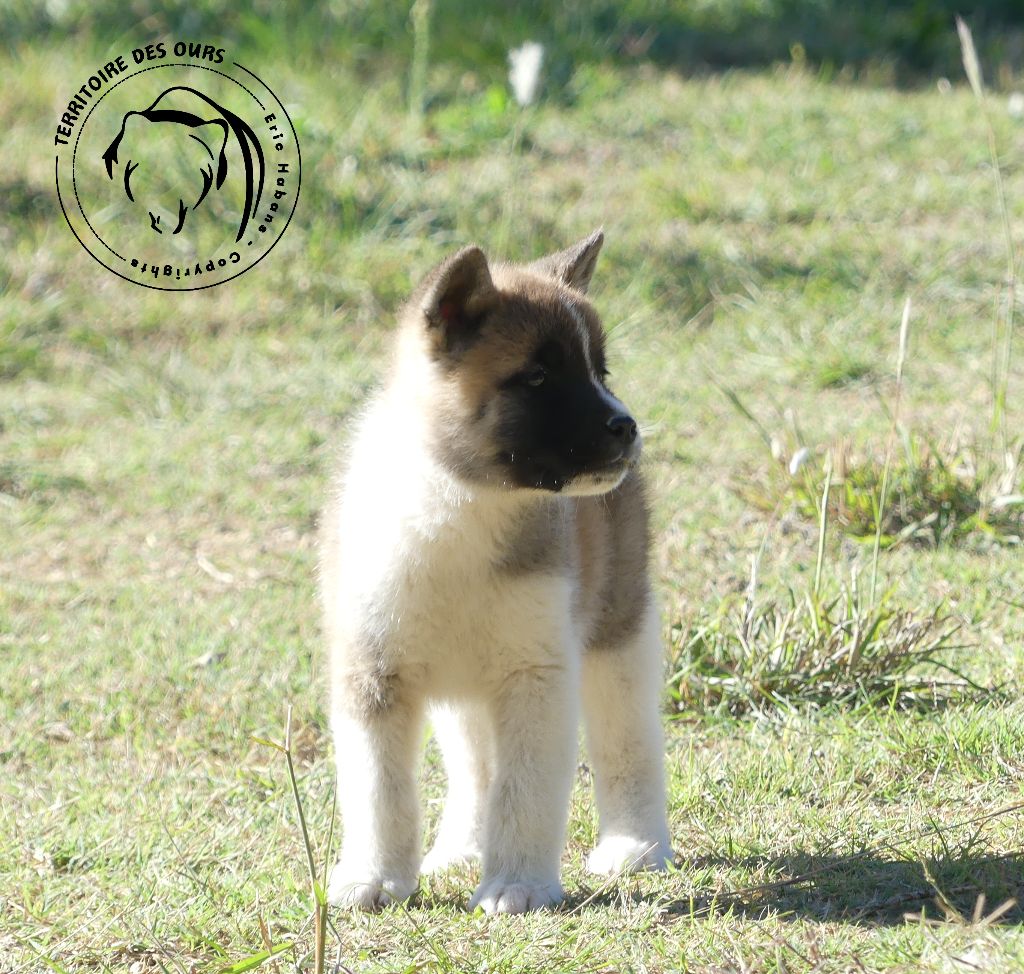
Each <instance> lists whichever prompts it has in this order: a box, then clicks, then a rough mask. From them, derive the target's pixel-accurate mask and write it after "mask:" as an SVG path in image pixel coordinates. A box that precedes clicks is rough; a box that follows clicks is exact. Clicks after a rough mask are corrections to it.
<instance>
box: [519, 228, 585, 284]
mask: <svg viewBox="0 0 1024 974" xmlns="http://www.w3.org/2000/svg"><path fill="white" fill-rule="evenodd" d="M603 243H604V230H595V231H594V232H593V233H592V234H591V235H590V236H589V237H586V238H585V239H583V240H580V241H579V242H578V243H574V244H573V245H572V246H571V247H567V248H566V249H565V250H560V251H558V253H556V254H549V255H548V256H547V257H541V258H540V260H535V261H534V262H533V263H532V264H529V265H528V267H529V269H530V270H532V271H537V272H538V273H540V274H546V275H547V276H548V277H553V278H554V279H555V280H556V281H559V282H561V283H562V284H568V285H569V287H574V288H576V290H577V291H583V292H584V293H586V290H587V288H588V287H590V279H591V277H593V276H594V266H595V265H596V264H597V255H598V254H599V253H601V244H603Z"/></svg>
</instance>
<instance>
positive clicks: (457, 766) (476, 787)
mask: <svg viewBox="0 0 1024 974" xmlns="http://www.w3.org/2000/svg"><path fill="white" fill-rule="evenodd" d="M430 722H431V724H432V725H433V728H434V736H435V737H436V738H437V742H438V744H439V745H440V747H441V753H442V755H443V756H444V767H445V772H446V773H447V775H448V792H447V794H446V796H445V801H444V813H443V814H442V816H441V824H440V826H439V828H438V831H437V838H436V839H435V840H434V845H433V847H432V848H431V850H430V852H428V853H427V855H426V858H425V859H424V860H423V866H422V868H421V870H420V871H421V872H424V873H431V872H438V871H439V870H442V869H446V868H447V867H449V866H455V865H460V864H463V863H468V862H472V861H474V860H476V859H479V858H480V855H481V852H482V847H483V817H484V804H485V802H486V800H487V789H488V788H489V787H490V783H491V777H492V775H493V771H494V741H493V735H492V733H491V726H490V718H489V715H488V714H487V712H486V710H485V709H484V708H483V707H482V706H480V705H479V704H460V705H458V706H444V707H437V708H432V709H431V711H430Z"/></svg>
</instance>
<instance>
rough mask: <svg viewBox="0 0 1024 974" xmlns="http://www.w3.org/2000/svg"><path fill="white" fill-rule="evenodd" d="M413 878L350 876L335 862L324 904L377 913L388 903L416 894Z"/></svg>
mask: <svg viewBox="0 0 1024 974" xmlns="http://www.w3.org/2000/svg"><path fill="white" fill-rule="evenodd" d="M418 887H419V883H418V882H417V881H416V879H415V878H412V879H406V878H402V877H393V876H379V875H374V874H373V873H372V872H367V873H366V874H365V875H361V874H357V873H353V872H351V871H349V870H347V869H345V868H343V866H342V864H341V863H338V865H336V866H335V867H334V868H333V869H332V870H331V878H330V880H329V881H328V883H327V901H328V902H329V903H330V904H331V905H332V906H342V907H348V908H349V909H356V910H380V909H382V908H383V907H385V906H388V905H390V904H391V903H397V902H399V901H401V900H407V899H408V898H409V897H410V896H412V894H413V893H415V892H416V890H417V888H418Z"/></svg>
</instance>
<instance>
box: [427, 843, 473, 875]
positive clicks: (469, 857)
mask: <svg viewBox="0 0 1024 974" xmlns="http://www.w3.org/2000/svg"><path fill="white" fill-rule="evenodd" d="M479 859H480V849H479V848H478V847H477V846H473V845H461V846H455V845H441V844H440V843H434V847H433V848H432V849H431V850H430V852H428V853H427V854H426V855H425V856H424V857H423V865H422V866H420V872H421V873H423V874H424V875H427V874H428V873H439V872H443V871H444V870H445V869H451V868H452V867H453V866H468V865H470V864H471V863H474V862H477V861H478V860H479Z"/></svg>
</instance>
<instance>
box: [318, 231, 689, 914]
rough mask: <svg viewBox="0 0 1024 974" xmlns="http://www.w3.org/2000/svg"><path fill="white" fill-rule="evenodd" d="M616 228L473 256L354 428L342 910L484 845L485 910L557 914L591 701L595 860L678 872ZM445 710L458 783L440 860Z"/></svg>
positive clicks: (421, 301)
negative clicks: (591, 293) (433, 794)
mask: <svg viewBox="0 0 1024 974" xmlns="http://www.w3.org/2000/svg"><path fill="white" fill-rule="evenodd" d="M602 242H603V235H602V233H601V232H600V231H598V232H597V233H595V234H593V235H592V236H590V237H588V238H587V239H586V240H583V241H581V242H580V243H578V244H576V245H575V246H573V247H570V248H569V249H568V250H565V251H562V252H560V253H556V254H553V255H551V256H548V257H546V258H544V259H542V260H539V261H536V262H534V263H532V264H527V265H513V264H503V263H491V262H489V261H488V260H487V258H486V257H485V256H484V254H483V252H482V251H481V250H480V249H479V248H477V247H466V248H465V249H463V250H460V251H459V252H458V253H457V254H455V255H454V256H452V257H449V258H448V259H447V260H445V261H444V262H443V263H442V264H441V265H440V266H439V267H437V268H436V269H435V270H434V271H433V272H432V273H431V274H430V275H429V276H428V277H427V279H426V280H425V281H424V282H423V284H422V285H421V286H420V287H419V289H418V290H417V292H416V293H415V294H414V296H413V298H412V300H411V301H410V302H409V304H408V305H407V306H406V308H405V309H404V311H403V312H402V314H401V319H400V326H399V329H398V334H397V341H396V348H395V354H394V359H393V362H392V365H391V369H390V372H389V374H388V376H387V378H386V380H385V382H384V383H383V386H382V388H381V389H380V391H379V392H378V393H377V394H376V395H375V396H374V397H373V398H372V400H371V401H370V403H369V405H368V407H367V408H366V409H365V410H364V412H363V413H362V414H361V415H360V416H359V418H358V419H356V420H354V421H353V427H354V430H353V434H354V435H353V439H352V443H351V447H350V450H349V452H348V455H347V461H346V463H345V465H344V469H343V470H342V472H341V473H340V475H339V477H338V480H337V484H336V490H335V492H334V500H333V503H332V504H331V505H330V506H329V508H328V511H327V513H326V515H325V518H324V525H323V527H324V537H323V550H322V566H321V567H322V570H321V580H322V597H323V603H324V609H325V621H326V632H327V638H328V641H329V649H330V657H331V680H332V693H333V699H332V706H331V724H332V730H333V734H334V746H335V751H336V754H337V766H338V793H339V795H340V805H341V816H342V825H343V830H344V834H343V840H342V849H341V858H340V860H339V862H338V864H337V865H336V866H335V867H334V869H333V871H332V873H331V879H330V890H329V896H330V900H331V902H332V903H335V904H342V905H348V906H358V907H363V908H366V909H373V908H376V907H379V906H381V905H383V904H385V903H387V902H389V901H391V900H401V899H405V898H406V897H408V896H410V895H411V894H412V893H413V892H414V891H415V890H416V887H417V875H418V873H419V872H420V871H421V867H422V870H423V871H429V870H437V869H442V868H444V867H445V866H448V865H449V864H453V863H459V862H465V861H467V860H472V859H476V858H480V859H481V860H482V878H481V882H480V885H479V887H478V888H477V890H476V893H475V894H474V896H473V898H472V900H471V904H470V905H471V906H476V905H480V906H482V907H483V908H484V910H486V911H487V912H489V913H520V912H523V911H525V910H531V909H535V908H538V907H546V906H551V905H553V904H556V903H558V902H559V901H560V900H561V899H562V895H563V894H562V887H561V884H560V882H559V857H560V854H561V851H562V848H563V844H564V838H565V826H566V819H567V816H568V806H569V792H570V787H571V785H572V781H573V775H574V771H575V767H576V753H577V728H578V723H579V718H580V702H582V715H583V719H584V722H585V728H586V736H587V748H588V752H589V756H590V764H591V767H592V769H593V774H594V781H595V785H596V792H597V806H598V812H599V815H600V839H599V841H598V843H597V846H596V848H594V850H593V851H592V852H591V854H590V856H589V859H588V865H589V868H590V869H591V870H592V871H594V872H598V873H610V872H614V871H617V870H619V869H620V868H624V867H628V868H642V867H649V868H656V869H660V868H664V866H665V865H666V864H667V863H668V862H670V861H671V858H672V850H671V847H670V844H669V835H668V828H667V825H666V821H665V786H664V758H663V740H662V731H661V721H660V719H659V698H660V687H661V682H662V652H661V644H660V636H659V629H660V626H659V622H658V613H657V609H656V607H655V604H654V600H653V598H652V593H651V587H650V584H649V582H648V576H647V549H648V528H647V511H646V507H645V503H644V495H643V484H642V481H641V478H640V474H639V472H638V470H637V469H636V464H637V459H638V457H639V454H640V437H639V435H638V433H637V427H636V423H635V422H634V420H633V418H632V417H631V416H630V415H629V413H628V411H627V410H626V407H625V406H624V405H623V404H622V403H621V402H620V401H619V400H618V399H616V398H615V396H614V395H613V394H612V393H611V392H610V391H609V388H608V372H607V370H606V366H605V348H604V333H603V331H602V328H601V323H600V320H599V319H598V315H597V312H596V311H595V310H594V308H593V306H592V305H591V304H590V302H589V301H588V300H587V298H586V296H585V294H586V290H587V286H588V284H589V283H590V278H591V274H592V273H593V269H594V264H595V262H596V260H597V255H598V251H599V250H600V248H601V244H602ZM428 714H429V717H430V720H431V723H432V725H433V729H434V732H435V734H436V736H437V738H438V740H439V742H440V745H441V750H442V753H443V757H444V764H445V769H446V772H447V776H448V795H447V801H446V804H445V809H444V813H443V816H442V821H441V825H440V829H439V831H438V835H437V838H436V840H435V842H434V845H433V848H432V850H431V851H430V853H429V854H428V855H427V857H426V858H425V859H422V845H421V826H420V814H419V802H418V799H417V764H418V758H419V754H420V751H421V749H422V743H423V737H422V734H423V730H422V728H423V723H424V720H425V719H426V718H427V716H428ZM421 860H422V861H421Z"/></svg>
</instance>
